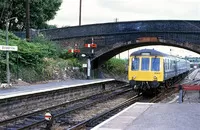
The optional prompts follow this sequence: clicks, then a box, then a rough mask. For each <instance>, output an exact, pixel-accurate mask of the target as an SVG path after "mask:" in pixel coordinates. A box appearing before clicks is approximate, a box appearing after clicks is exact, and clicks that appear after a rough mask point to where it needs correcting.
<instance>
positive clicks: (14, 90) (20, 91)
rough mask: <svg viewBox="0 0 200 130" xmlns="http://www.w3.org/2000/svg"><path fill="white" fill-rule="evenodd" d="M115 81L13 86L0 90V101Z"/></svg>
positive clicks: (76, 81)
mask: <svg viewBox="0 0 200 130" xmlns="http://www.w3.org/2000/svg"><path fill="white" fill-rule="evenodd" d="M114 80H115V79H95V80H68V81H61V82H51V83H46V84H37V85H28V86H13V87H11V88H1V89H0V99H5V98H10V97H15V96H21V95H28V94H33V93H40V92H46V91H53V90H58V89H63V88H70V87H77V86H82V85H89V84H93V83H102V82H106V81H114Z"/></svg>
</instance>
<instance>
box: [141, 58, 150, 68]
mask: <svg viewBox="0 0 200 130" xmlns="http://www.w3.org/2000/svg"><path fill="white" fill-rule="evenodd" d="M141 70H149V58H142V68H141Z"/></svg>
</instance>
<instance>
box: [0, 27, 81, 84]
mask: <svg viewBox="0 0 200 130" xmlns="http://www.w3.org/2000/svg"><path fill="white" fill-rule="evenodd" d="M5 44H6V41H5V33H4V32H3V31H1V30H0V45H5ZM9 45H13V46H18V51H17V52H10V62H9V63H10V70H11V79H18V78H21V79H22V80H24V81H26V82H36V81H41V80H48V79H53V78H55V74H57V75H59V73H60V72H61V71H62V70H65V69H66V67H67V66H80V63H79V62H78V61H76V59H74V58H73V57H72V55H70V54H69V55H68V54H67V53H66V50H62V49H61V48H59V47H58V46H57V45H56V44H54V43H53V42H50V41H48V40H47V39H45V38H43V37H38V38H36V39H34V40H33V41H32V42H26V41H25V40H21V39H19V38H18V37H16V36H15V35H13V34H11V33H9ZM64 55H65V59H67V60H65V59H63V58H64V57H63V56H64ZM66 57H67V58H66ZM5 80H6V52H5V51H0V82H5Z"/></svg>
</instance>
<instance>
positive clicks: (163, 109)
mask: <svg viewBox="0 0 200 130" xmlns="http://www.w3.org/2000/svg"><path fill="white" fill-rule="evenodd" d="M199 122H200V109H199V104H198V103H196V104H195V103H192V104H178V103H173V104H161V103H155V104H154V103H139V102H138V103H135V104H133V105H131V106H129V107H128V108H126V109H124V110H123V111H121V112H119V113H118V114H116V115H114V116H113V117H111V118H109V119H107V120H106V121H104V122H102V123H101V124H99V125H97V126H96V127H94V128H93V129H92V130H199V129H200V123H199Z"/></svg>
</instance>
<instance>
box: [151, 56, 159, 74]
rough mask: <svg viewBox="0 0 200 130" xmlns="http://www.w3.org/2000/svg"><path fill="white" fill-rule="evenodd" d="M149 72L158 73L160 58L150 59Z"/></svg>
mask: <svg viewBox="0 0 200 130" xmlns="http://www.w3.org/2000/svg"><path fill="white" fill-rule="evenodd" d="M151 70H152V71H160V58H152V59H151Z"/></svg>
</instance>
